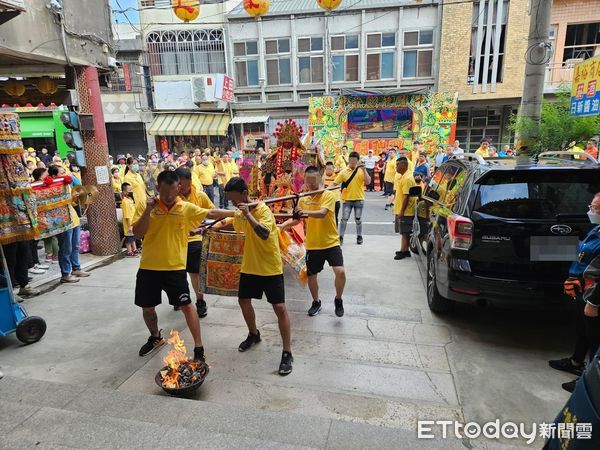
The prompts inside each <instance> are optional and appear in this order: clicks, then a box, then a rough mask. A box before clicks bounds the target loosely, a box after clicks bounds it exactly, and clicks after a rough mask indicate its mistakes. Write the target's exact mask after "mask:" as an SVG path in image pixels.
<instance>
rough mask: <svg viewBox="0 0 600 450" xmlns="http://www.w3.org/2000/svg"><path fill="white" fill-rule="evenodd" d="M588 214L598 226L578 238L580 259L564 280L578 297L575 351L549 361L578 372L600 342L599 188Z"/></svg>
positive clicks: (567, 290) (569, 291)
mask: <svg viewBox="0 0 600 450" xmlns="http://www.w3.org/2000/svg"><path fill="white" fill-rule="evenodd" d="M588 217H589V218H590V221H591V222H592V223H593V224H595V225H596V226H595V227H594V228H593V229H592V230H591V231H590V232H589V233H588V235H587V236H586V237H585V239H584V240H583V241H580V242H579V246H578V247H577V260H576V261H574V262H573V264H571V268H570V269H569V278H568V279H567V280H566V281H565V294H567V295H568V296H569V297H571V298H573V299H574V301H575V314H576V319H575V320H576V326H575V335H576V340H575V351H574V352H573V355H572V356H571V357H569V358H563V359H558V360H551V361H549V362H548V363H549V364H550V367H552V368H553V369H556V370H562V371H564V372H569V373H572V374H574V375H578V376H580V375H581V374H582V372H583V369H584V368H585V358H586V356H588V355H589V357H590V359H591V358H593V357H594V355H595V354H596V351H597V350H598V346H600V316H599V314H598V308H599V306H600V283H599V281H600V192H599V193H597V194H596V195H595V196H594V198H593V200H592V204H591V205H590V210H589V211H588ZM576 383H577V380H573V381H570V382H568V383H563V384H562V387H563V389H565V390H566V391H569V392H573V390H574V389H575V384H576Z"/></svg>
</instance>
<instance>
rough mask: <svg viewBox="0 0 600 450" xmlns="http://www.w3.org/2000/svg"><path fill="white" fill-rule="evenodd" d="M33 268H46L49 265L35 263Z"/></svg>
mask: <svg viewBox="0 0 600 450" xmlns="http://www.w3.org/2000/svg"><path fill="white" fill-rule="evenodd" d="M35 268H36V269H42V270H48V269H49V268H50V266H48V265H46V264H36V265H35Z"/></svg>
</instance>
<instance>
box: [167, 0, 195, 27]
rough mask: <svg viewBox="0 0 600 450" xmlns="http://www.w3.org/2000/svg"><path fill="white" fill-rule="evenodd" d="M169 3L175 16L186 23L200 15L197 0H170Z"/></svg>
mask: <svg viewBox="0 0 600 450" xmlns="http://www.w3.org/2000/svg"><path fill="white" fill-rule="evenodd" d="M171 5H172V7H173V13H174V14H175V15H176V16H177V18H178V19H179V20H182V21H184V22H186V23H187V22H190V21H191V20H196V19H197V18H198V16H200V1H199V0H171Z"/></svg>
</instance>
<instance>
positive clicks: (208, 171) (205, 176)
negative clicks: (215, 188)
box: [194, 164, 215, 186]
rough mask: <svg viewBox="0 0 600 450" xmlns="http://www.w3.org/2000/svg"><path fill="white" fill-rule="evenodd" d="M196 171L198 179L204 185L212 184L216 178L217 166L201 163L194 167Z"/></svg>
mask: <svg viewBox="0 0 600 450" xmlns="http://www.w3.org/2000/svg"><path fill="white" fill-rule="evenodd" d="M194 172H196V175H198V179H199V180H200V183H201V184H202V185H203V186H212V184H213V180H214V178H215V168H214V167H213V166H212V165H211V164H209V165H208V166H205V165H204V164H200V165H198V166H196V167H194Z"/></svg>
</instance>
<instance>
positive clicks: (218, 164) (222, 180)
mask: <svg viewBox="0 0 600 450" xmlns="http://www.w3.org/2000/svg"><path fill="white" fill-rule="evenodd" d="M216 172H221V173H223V175H218V174H217V180H218V181H219V184H222V185H225V184H227V170H226V169H225V163H224V162H223V160H221V159H218V160H216V161H215V173H216Z"/></svg>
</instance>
